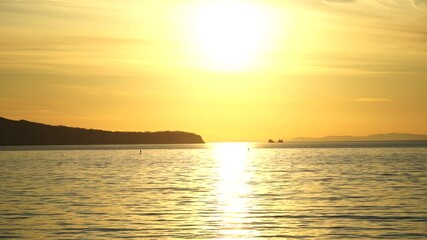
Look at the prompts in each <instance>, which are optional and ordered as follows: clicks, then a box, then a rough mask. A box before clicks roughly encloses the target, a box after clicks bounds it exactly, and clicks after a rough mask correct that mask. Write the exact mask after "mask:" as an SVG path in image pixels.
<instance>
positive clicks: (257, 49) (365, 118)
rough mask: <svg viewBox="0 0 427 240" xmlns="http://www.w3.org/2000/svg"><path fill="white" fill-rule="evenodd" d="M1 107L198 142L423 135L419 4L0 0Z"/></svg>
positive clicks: (388, 0) (422, 5) (424, 11)
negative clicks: (186, 135)
mask: <svg viewBox="0 0 427 240" xmlns="http://www.w3.org/2000/svg"><path fill="white" fill-rule="evenodd" d="M0 23H1V24H0V116H2V117H6V118H10V119H15V120H19V119H26V120H30V121H36V122H42V123H47V124H52V125H66V126H75V127H84V128H94V129H105V130H115V131H116V130H117V131H162V130H181V131H188V132H194V133H197V134H200V135H202V137H203V138H204V140H205V141H209V142H216V141H266V140H268V139H270V138H271V139H285V140H288V139H291V138H294V137H300V136H305V137H321V136H326V135H368V134H377V133H389V132H406V133H418V134H427V125H426V124H425V123H426V122H427V94H426V92H427V1H426V0H353V1H352V0H323V1H320V0H319V1H316V0H287V1H284V0H280V1H279V0H263V1H261V0H259V1H257V0H248V1H245V0H173V1H172V0H164V1H155V0H145V1H137V0H122V1H113V0H103V1H94V0H87V1H82V0H75V1H68V0H67V1H65V0H64V1H63V0H14V1H3V0H0Z"/></svg>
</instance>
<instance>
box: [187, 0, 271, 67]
mask: <svg viewBox="0 0 427 240" xmlns="http://www.w3.org/2000/svg"><path fill="white" fill-rule="evenodd" d="M195 12H196V14H195V15H194V19H193V20H192V22H193V23H192V24H193V26H194V27H193V30H192V31H193V35H194V36H193V40H194V41H195V45H196V49H195V51H197V53H196V54H197V55H200V60H202V62H203V64H205V65H207V67H208V68H215V69H217V70H222V71H237V70H242V69H246V68H249V67H251V66H253V65H256V62H257V59H258V58H259V54H260V53H261V52H262V50H263V48H264V47H265V46H266V45H267V42H266V40H267V39H268V35H269V34H268V32H269V27H270V26H271V24H270V23H271V21H269V18H270V15H269V12H268V9H267V7H265V6H263V5H261V4H255V3H251V2H250V1H245V2H243V1H238V0H227V1H225V0H223V1H209V2H204V3H202V4H200V5H198V6H197V7H196V9H195Z"/></svg>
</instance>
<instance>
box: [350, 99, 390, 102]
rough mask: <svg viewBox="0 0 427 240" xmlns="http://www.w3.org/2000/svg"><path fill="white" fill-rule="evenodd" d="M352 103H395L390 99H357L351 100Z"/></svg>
mask: <svg viewBox="0 0 427 240" xmlns="http://www.w3.org/2000/svg"><path fill="white" fill-rule="evenodd" d="M350 101H351V102H393V100H392V99H390V98H356V99H350Z"/></svg>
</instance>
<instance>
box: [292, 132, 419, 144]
mask: <svg viewBox="0 0 427 240" xmlns="http://www.w3.org/2000/svg"><path fill="white" fill-rule="evenodd" d="M423 140H427V135H421V134H411V133H386V134H373V135H368V136H326V137H320V138H308V137H298V138H293V139H292V140H291V141H295V142H302V141H305V142H309V141H313V142H317V141H319V142H346V141H348V142H351V141H354V142H361V141H423Z"/></svg>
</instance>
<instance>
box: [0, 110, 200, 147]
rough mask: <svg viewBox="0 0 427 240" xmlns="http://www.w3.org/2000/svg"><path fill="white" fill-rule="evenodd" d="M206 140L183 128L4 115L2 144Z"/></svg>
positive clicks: (0, 131)
mask: <svg viewBox="0 0 427 240" xmlns="http://www.w3.org/2000/svg"><path fill="white" fill-rule="evenodd" d="M188 143H205V142H204V141H203V139H202V137H201V136H200V135H197V134H194V133H188V132H181V131H163V132H110V131H103V130H94V129H84V128H74V127H65V126H51V125H46V124H41V123H35V122H29V121H25V120H20V121H14V120H10V119H6V118H2V117H0V145H3V146H19V145H96V144H188Z"/></svg>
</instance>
